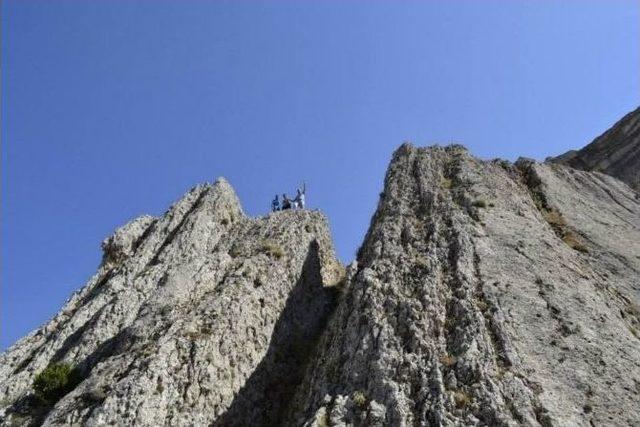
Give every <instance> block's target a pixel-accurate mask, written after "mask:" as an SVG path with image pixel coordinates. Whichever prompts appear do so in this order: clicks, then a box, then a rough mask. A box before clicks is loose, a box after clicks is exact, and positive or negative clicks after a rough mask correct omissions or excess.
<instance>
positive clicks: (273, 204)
mask: <svg viewBox="0 0 640 427" xmlns="http://www.w3.org/2000/svg"><path fill="white" fill-rule="evenodd" d="M279 210H280V200H278V195H277V194H276V197H275V198H274V199H273V200H272V201H271V212H276V211H279Z"/></svg>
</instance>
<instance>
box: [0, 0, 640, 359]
mask: <svg viewBox="0 0 640 427" xmlns="http://www.w3.org/2000/svg"><path fill="white" fill-rule="evenodd" d="M1 71H2V134H1V136H2V212H1V218H2V219H1V220H2V266H1V268H2V272H1V280H2V282H1V288H0V298H1V300H0V322H1V323H0V348H6V346H8V345H10V344H11V343H13V342H14V341H15V340H16V339H18V338H19V337H21V336H23V335H25V334H26V333H27V332H28V331H30V330H32V329H34V328H36V327H37V326H38V325H39V324H41V323H42V322H44V321H46V320H47V319H49V318H50V317H51V316H52V315H53V314H54V313H55V312H57V311H58V310H59V308H60V306H61V305H62V304H63V302H64V300H65V299H66V298H67V297H68V296H69V294H70V293H71V292H72V291H73V290H75V289H77V288H79V287H80V286H82V285H83V284H84V282H85V281H86V280H87V279H88V278H89V277H90V276H91V275H92V274H93V273H94V271H95V270H96V267H97V265H98V263H99V261H100V257H101V252H100V249H99V243H100V241H101V240H102V239H103V238H104V237H106V236H107V235H109V234H110V233H111V231H112V230H113V229H114V228H116V227H117V226H119V225H122V224H124V223H125V222H127V221H128V220H130V219H132V218H134V217H135V216H137V215H141V214H145V213H149V214H155V215H159V214H161V213H163V212H164V211H165V210H166V208H167V207H168V206H169V205H170V204H171V203H172V202H173V201H174V200H176V199H177V198H179V197H180V196H181V195H182V194H183V193H184V192H186V191H187V190H188V189H189V188H190V187H192V186H193V185H194V184H196V183H200V182H204V181H213V180H214V179H215V178H216V177H217V176H225V177H227V179H228V180H229V181H230V182H231V184H232V185H233V186H234V187H235V189H236V191H237V192H238V195H239V196H240V198H241V200H242V203H243V205H244V208H245V210H246V212H247V213H249V214H251V215H259V214H262V213H264V212H265V211H266V210H267V209H268V206H269V202H270V200H271V197H272V196H273V194H275V193H276V192H278V193H282V192H283V191H287V192H289V193H292V192H293V191H294V188H295V186H296V184H297V183H298V182H299V181H301V180H302V179H305V180H306V181H307V183H308V187H309V192H308V203H309V205H310V206H311V207H313V208H320V209H322V210H323V211H324V212H326V213H327V214H328V216H329V218H330V222H331V226H332V229H333V233H334V238H335V242H336V246H337V249H338V252H339V255H340V257H341V258H342V259H343V260H344V261H345V262H348V261H350V260H351V259H352V258H353V255H354V252H355V250H356V248H357V246H358V245H359V243H360V242H361V240H362V237H363V235H364V233H365V231H366V228H367V226H368V224H369V220H370V217H371V215H372V213H373V211H374V208H375V206H376V202H377V198H378V194H379V192H380V190H381V186H382V180H383V177H384V172H385V168H386V166H387V163H388V161H389V159H390V156H391V153H392V151H393V150H394V149H395V148H396V147H397V146H398V145H399V144H400V143H402V142H403V141H405V140H409V141H412V142H414V143H416V144H420V145H430V144H433V143H436V142H440V143H447V142H450V141H456V142H461V143H463V144H465V145H466V146H467V147H469V149H470V150H471V151H472V152H473V153H475V154H476V155H478V156H480V157H483V158H490V157H503V158H507V159H512V160H513V159H515V158H516V157H517V156H519V155H523V156H529V157H535V158H538V159H543V158H544V157H546V156H547V155H552V154H559V153H562V152H564V151H566V150H568V149H570V148H577V147H581V146H583V145H585V144H586V143H588V142H589V141H590V140H591V139H593V138H594V137H595V136H597V135H598V134H599V133H601V132H602V131H604V130H605V129H607V128H608V127H609V126H610V125H611V124H612V123H614V122H615V121H616V120H617V119H619V118H620V117H622V115H624V114H625V113H627V112H628V111H630V110H632V109H634V108H635V107H637V106H638V104H640V2H638V1H631V0H630V1H612V0H604V1H599V2H593V1H586V2H585V1H562V2H545V1H526V2H525V1H520V2H518V1H513V2H512V1H502V0H500V1H493V2H490V1H468V2H463V1H446V2H445V1H442V2H436V1H425V2H421V3H418V2H401V3H397V2H393V3H392V2H391V1H389V2H378V3H372V2H368V1H367V2H365V1H343V2H337V1H335V2H322V3H321V4H318V3H311V2H306V3H305V2H299V1H291V2H275V1H274V2H249V1H240V2H238V1H228V2H223V1H215V2H214V1H210V2H204V1H186V2H184V1H177V0H176V1H164V2H162V1H153V2H152V1H139V2H135V1H123V0H119V1H115V0H110V1H107V0H103V1H83V2H80V1H73V2H72V1H51V0H47V1H33V0H30V1H12V0H4V1H2V70H1Z"/></svg>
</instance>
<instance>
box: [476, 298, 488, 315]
mask: <svg viewBox="0 0 640 427" xmlns="http://www.w3.org/2000/svg"><path fill="white" fill-rule="evenodd" d="M476 305H477V306H478V308H479V309H480V311H482V312H483V313H484V312H485V311H487V310H489V304H488V303H487V302H486V301H484V300H481V299H479V300H478V301H477V302H476Z"/></svg>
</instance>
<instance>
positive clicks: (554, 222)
mask: <svg viewBox="0 0 640 427" xmlns="http://www.w3.org/2000/svg"><path fill="white" fill-rule="evenodd" d="M541 213H542V217H543V218H544V219H545V221H547V222H548V223H549V225H551V226H552V227H553V228H554V229H558V228H561V227H564V226H565V225H567V223H566V222H565V220H564V218H563V217H562V214H561V213H560V212H558V210H556V209H542V210H541Z"/></svg>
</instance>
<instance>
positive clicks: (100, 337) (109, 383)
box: [0, 180, 342, 426]
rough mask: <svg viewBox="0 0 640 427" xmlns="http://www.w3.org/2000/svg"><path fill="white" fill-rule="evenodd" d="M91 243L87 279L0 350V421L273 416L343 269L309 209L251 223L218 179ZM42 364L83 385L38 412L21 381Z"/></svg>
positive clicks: (322, 223)
mask: <svg viewBox="0 0 640 427" xmlns="http://www.w3.org/2000/svg"><path fill="white" fill-rule="evenodd" d="M103 249H104V259H103V263H102V265H101V266H100V268H99V270H98V272H97V273H96V275H95V276H94V277H93V278H92V279H91V280H90V281H89V283H88V284H87V285H86V286H85V287H84V288H82V290H80V291H79V292H77V293H76V294H74V295H73V296H72V297H71V298H70V300H69V301H68V302H67V303H66V305H65V306H64V308H63V309H62V311H61V312H60V313H59V314H58V315H57V316H55V317H54V318H53V319H52V320H51V321H49V322H48V323H47V324H45V325H44V326H43V327H41V328H40V329H38V330H37V331H35V332H33V333H31V334H30V335H28V336H27V337H25V338H23V339H22V340H20V341H19V342H18V343H16V344H15V345H14V346H13V347H11V348H10V349H9V350H8V351H7V352H6V353H5V354H3V355H2V356H0V402H1V405H0V407H1V408H2V413H0V416H1V418H0V424H7V425H29V424H40V423H42V424H44V425H107V424H111V425H154V426H157V425H208V424H210V423H212V422H213V421H215V420H217V419H219V418H221V415H222V414H231V413H232V410H233V411H235V412H233V413H234V415H235V417H236V418H235V419H233V420H230V422H229V423H231V424H238V425H249V424H252V423H255V422H256V420H269V419H272V418H274V419H275V418H276V417H278V416H279V415H278V414H279V412H280V411H281V410H282V408H281V406H280V403H283V402H286V401H288V399H289V398H290V394H291V392H292V390H293V386H294V385H295V384H296V382H297V381H298V380H299V376H300V375H301V372H302V367H303V366H304V363H305V361H306V358H307V357H308V356H309V350H310V348H309V344H308V343H309V342H313V341H314V339H316V338H317V337H318V335H319V334H320V332H321V331H322V326H323V324H324V322H325V321H326V318H327V316H328V314H329V313H330V312H331V310H332V308H333V306H334V296H335V291H334V289H335V288H332V287H331V286H332V285H335V284H336V283H337V282H338V280H339V279H340V275H341V274H342V267H341V265H340V264H339V262H338V261H337V260H336V258H335V256H334V252H333V247H332V242H331V238H330V234H329V229H328V224H327V221H326V219H325V218H324V217H323V216H322V215H321V214H319V213H318V212H312V211H295V212H294V211H289V212H278V213H275V214H271V215H268V216H266V217H264V218H257V219H250V218H247V217H246V216H245V215H244V214H243V212H242V209H241V208H240V204H239V202H238V200H237V198H236V196H235V194H234V192H233V190H232V189H231V187H230V186H229V185H228V184H227V183H226V182H225V181H224V180H219V181H217V182H216V183H215V184H214V185H201V186H198V187H196V188H194V189H193V190H191V191H190V192H189V193H188V194H187V195H186V196H184V197H183V198H182V199H181V200H180V201H178V202H177V203H176V204H174V205H173V206H172V207H171V208H170V209H169V211H168V212H167V213H166V214H164V215H163V216H162V217H161V218H152V217H149V216H144V217H141V218H138V219H136V220H134V221H132V222H131V223H129V224H127V225H125V226H124V227H122V228H121V229H119V230H118V231H116V232H115V234H114V235H113V236H111V237H110V238H108V239H106V240H105V241H104V242H103ZM54 362H66V363H69V364H71V365H72V366H77V367H78V370H79V371H80V375H81V377H82V382H81V383H80V384H79V385H78V386H77V387H76V388H75V389H74V390H72V391H71V392H70V393H69V394H67V395H66V396H64V397H63V398H62V399H61V400H60V401H58V402H57V403H56V404H55V405H54V406H53V407H52V408H49V407H43V405H42V403H41V402H39V400H38V399H36V398H35V397H34V396H33V390H32V382H33V380H34V376H35V375H36V374H37V373H38V372H39V371H41V370H42V369H44V368H45V367H47V366H48V365H49V364H50V363H54ZM243 387H244V388H243ZM256 402H257V403H256ZM262 402H270V403H269V405H266V406H265V405H263V404H262ZM239 410H241V411H239Z"/></svg>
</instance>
